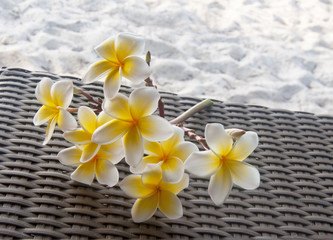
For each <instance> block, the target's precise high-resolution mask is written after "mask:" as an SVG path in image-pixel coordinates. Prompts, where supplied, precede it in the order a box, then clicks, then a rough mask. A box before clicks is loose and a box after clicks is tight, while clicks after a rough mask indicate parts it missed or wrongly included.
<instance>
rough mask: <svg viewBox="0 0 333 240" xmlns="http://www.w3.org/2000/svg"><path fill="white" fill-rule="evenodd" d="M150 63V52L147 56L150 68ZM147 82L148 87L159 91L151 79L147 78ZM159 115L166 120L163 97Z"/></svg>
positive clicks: (159, 104)
mask: <svg viewBox="0 0 333 240" xmlns="http://www.w3.org/2000/svg"><path fill="white" fill-rule="evenodd" d="M150 61H151V55H150V52H149V51H148V52H147V54H146V63H147V64H148V66H150ZM145 82H146V86H147V87H154V88H156V89H157V86H156V85H154V84H153V80H152V79H151V78H150V77H148V78H146V79H145ZM158 114H159V115H160V117H163V118H164V102H163V100H162V98H161V97H160V99H159V100H158Z"/></svg>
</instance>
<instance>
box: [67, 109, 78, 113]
mask: <svg viewBox="0 0 333 240" xmlns="http://www.w3.org/2000/svg"><path fill="white" fill-rule="evenodd" d="M66 111H67V112H70V113H73V112H78V111H79V109H78V108H67V109H66Z"/></svg>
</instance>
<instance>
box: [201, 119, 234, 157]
mask: <svg viewBox="0 0 333 240" xmlns="http://www.w3.org/2000/svg"><path fill="white" fill-rule="evenodd" d="M205 138H206V142H207V145H208V146H209V148H210V149H211V150H212V151H213V152H215V153H216V154H217V155H219V156H226V155H227V154H228V153H229V152H230V150H231V148H232V143H233V141H232V138H231V137H230V135H229V134H228V133H227V132H226V131H225V130H224V127H223V125H221V124H218V123H210V124H207V125H206V129H205Z"/></svg>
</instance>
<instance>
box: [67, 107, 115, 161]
mask: <svg viewBox="0 0 333 240" xmlns="http://www.w3.org/2000/svg"><path fill="white" fill-rule="evenodd" d="M78 119H79V123H80V126H81V127H82V128H79V129H75V130H72V131H67V132H65V133H64V138H65V139H66V140H67V141H69V142H71V143H74V144H76V145H80V146H81V147H80V148H81V149H82V155H81V160H80V161H81V162H82V163H84V162H87V161H89V160H90V159H91V158H92V157H93V156H95V154H96V153H97V152H98V150H99V149H100V147H101V145H100V144H97V143H94V142H93V141H92V139H91V138H92V135H93V133H94V131H95V130H96V129H97V128H98V127H100V126H102V125H103V124H105V123H107V122H109V121H111V120H112V117H110V116H109V115H107V114H105V113H104V112H100V113H99V115H98V117H97V116H96V114H95V113H94V111H93V110H92V109H91V108H89V107H85V106H81V107H80V108H79V111H78Z"/></svg>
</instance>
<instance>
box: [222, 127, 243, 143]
mask: <svg viewBox="0 0 333 240" xmlns="http://www.w3.org/2000/svg"><path fill="white" fill-rule="evenodd" d="M225 131H226V132H227V133H228V134H229V135H230V136H231V137H232V139H233V140H234V141H236V140H238V139H239V138H240V137H241V136H243V135H244V134H245V130H242V129H238V128H230V129H226V130H225Z"/></svg>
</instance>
